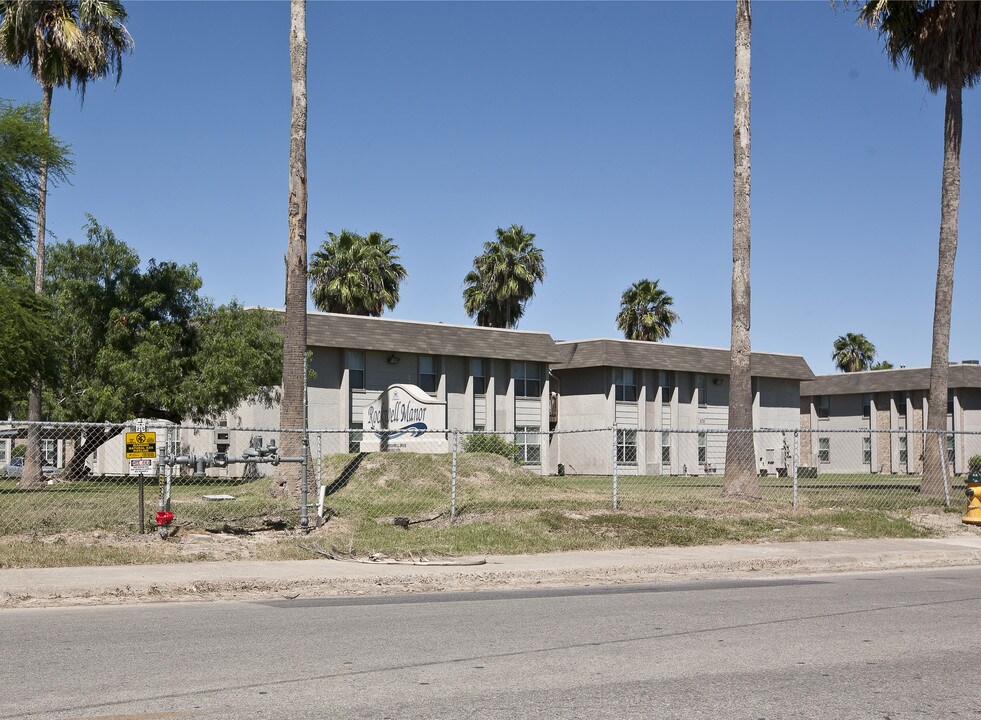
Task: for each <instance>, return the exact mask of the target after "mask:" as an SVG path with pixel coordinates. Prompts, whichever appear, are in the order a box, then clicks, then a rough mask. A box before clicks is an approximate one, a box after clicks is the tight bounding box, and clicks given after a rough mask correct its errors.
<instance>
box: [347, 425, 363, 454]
mask: <svg viewBox="0 0 981 720" xmlns="http://www.w3.org/2000/svg"><path fill="white" fill-rule="evenodd" d="M363 427H364V425H362V424H361V423H351V430H352V431H361V430H362V428H363ZM362 440H364V432H350V433H348V436H347V451H348V452H349V453H359V452H361V441H362Z"/></svg>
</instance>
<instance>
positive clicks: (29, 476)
mask: <svg viewBox="0 0 981 720" xmlns="http://www.w3.org/2000/svg"><path fill="white" fill-rule="evenodd" d="M53 91H54V88H53V86H51V85H45V86H44V94H43V99H42V101H41V112H42V114H43V116H44V131H45V132H50V129H51V96H52V95H53ZM47 203H48V163H47V162H46V161H44V160H42V161H41V172H40V173H39V174H38V204H37V248H36V254H35V258H34V293H35V294H36V295H43V294H44V233H45V223H46V221H47V220H46V214H47V213H46V209H47ZM27 420H28V422H31V423H40V422H41V378H40V377H36V378H34V382H33V383H32V384H31V390H30V393H29V394H28V396H27ZM43 464H44V463H43V460H42V458H41V427H40V425H37V424H32V425H29V426H28V428H27V448H26V452H25V454H24V474H23V475H21V478H20V482H19V483H18V485H19V486H20V487H22V488H32V487H39V486H41V485H43V484H44V478H43V477H42V473H41V470H42V466H43Z"/></svg>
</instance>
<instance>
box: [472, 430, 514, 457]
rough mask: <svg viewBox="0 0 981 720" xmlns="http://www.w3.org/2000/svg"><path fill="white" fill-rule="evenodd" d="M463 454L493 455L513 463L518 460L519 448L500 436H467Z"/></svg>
mask: <svg viewBox="0 0 981 720" xmlns="http://www.w3.org/2000/svg"><path fill="white" fill-rule="evenodd" d="M463 452H482V453H492V454H494V455H500V456H501V457H506V458H507V459H508V460H510V461H511V462H516V461H517V458H518V447H517V446H516V445H515V444H514V443H510V442H508V441H507V440H505V439H504V438H503V437H501V436H500V435H467V437H466V438H465V439H464V441H463Z"/></svg>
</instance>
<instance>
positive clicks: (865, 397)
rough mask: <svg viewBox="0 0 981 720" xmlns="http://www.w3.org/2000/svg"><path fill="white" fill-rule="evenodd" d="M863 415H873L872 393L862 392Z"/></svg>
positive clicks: (864, 416)
mask: <svg viewBox="0 0 981 720" xmlns="http://www.w3.org/2000/svg"><path fill="white" fill-rule="evenodd" d="M862 417H863V418H870V417H872V393H862Z"/></svg>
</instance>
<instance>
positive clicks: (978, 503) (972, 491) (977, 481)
mask: <svg viewBox="0 0 981 720" xmlns="http://www.w3.org/2000/svg"><path fill="white" fill-rule="evenodd" d="M966 484H967V490H966V491H965V492H966V493H967V499H968V503H967V512H965V513H964V517H962V518H961V522H962V523H967V524H968V525H981V470H972V471H971V472H970V473H968V475H967V480H966Z"/></svg>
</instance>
